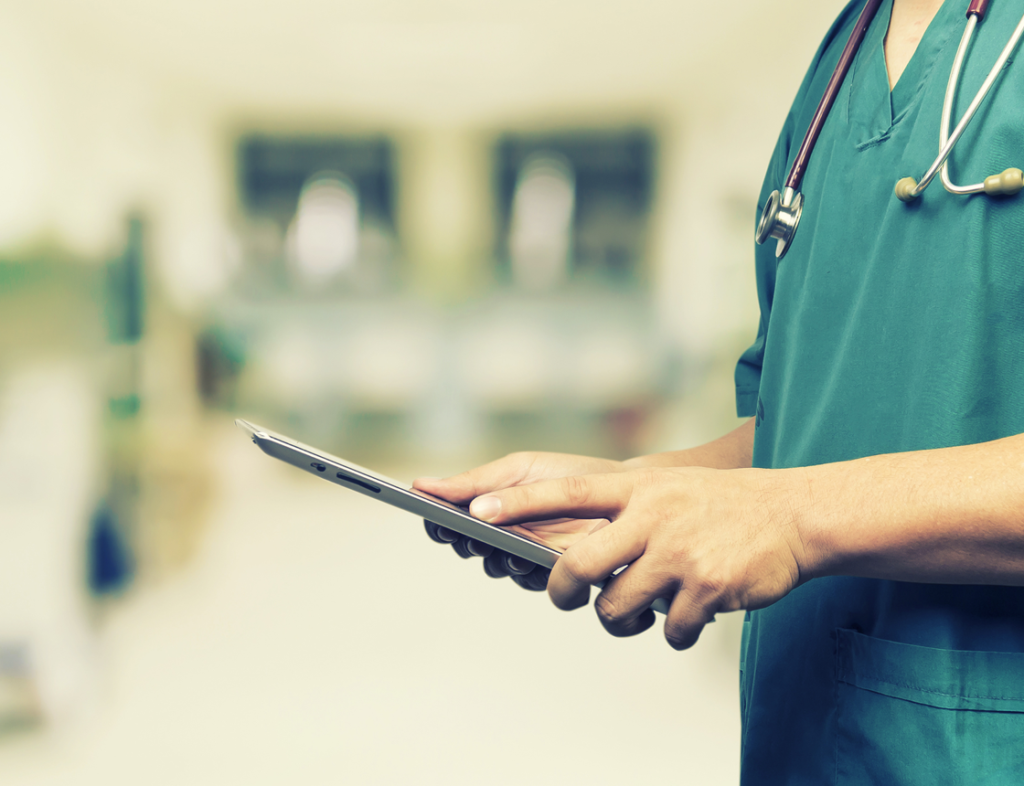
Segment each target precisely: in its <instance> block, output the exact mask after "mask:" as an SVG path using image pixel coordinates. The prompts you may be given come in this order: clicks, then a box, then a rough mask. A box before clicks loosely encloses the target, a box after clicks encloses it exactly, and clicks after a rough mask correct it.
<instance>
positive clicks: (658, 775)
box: [0, 421, 739, 786]
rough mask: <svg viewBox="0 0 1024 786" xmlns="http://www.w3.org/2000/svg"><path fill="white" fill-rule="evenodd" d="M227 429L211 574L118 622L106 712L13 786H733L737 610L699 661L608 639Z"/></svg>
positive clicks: (206, 567) (3, 750) (30, 740)
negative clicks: (529, 785) (525, 785)
mask: <svg viewBox="0 0 1024 786" xmlns="http://www.w3.org/2000/svg"><path fill="white" fill-rule="evenodd" d="M211 427H212V429H213V430H214V432H215V435H216V437H215V441H216V448H215V450H214V456H215V458H214V462H213V463H214V465H215V466H216V474H217V476H218V480H219V481H220V483H221V488H222V492H221V496H220V499H218V501H217V502H216V503H215V512H214V513H213V516H212V523H211V531H210V533H209V542H208V544H207V546H206V548H205V549H204V553H203V555H202V557H201V558H200V559H199V560H197V562H196V564H195V565H193V566H192V567H191V568H190V569H189V570H188V572H187V574H186V575H184V576H182V577H180V578H179V579H177V580H176V581H175V582H174V583H173V584H169V585H167V586H164V587H161V588H160V589H158V590H157V591H155V592H152V593H149V594H147V596H145V597H140V598H138V599H137V600H135V601H133V602H131V603H128V604H125V606H124V607H122V608H120V609H118V610H117V611H116V612H114V613H113V614H112V615H111V617H110V618H109V619H107V620H105V621H104V626H103V630H102V632H101V634H100V635H99V637H98V639H97V641H96V642H95V646H96V647H97V648H98V649H99V650H100V651H101V652H102V656H103V659H104V660H105V662H106V664H107V668H106V669H105V670H104V673H103V674H102V676H101V679H100V681H99V684H98V685H96V687H95V689H96V691H97V693H98V694H99V695H97V696H96V697H95V699H94V705H93V706H91V707H90V708H89V709H88V710H87V714H86V716H85V717H81V718H78V719H77V720H76V721H75V722H74V723H73V724H72V726H71V727H70V728H68V729H62V730H61V731H60V732H59V733H57V734H56V735H55V736H54V737H53V738H48V737H47V738H41V739H37V738H34V737H31V736H26V735H19V736H16V737H14V738H12V739H9V740H6V741H5V743H4V745H3V746H2V747H0V782H3V783H5V784H18V786H43V785H44V784H45V785H46V786H57V784H68V785H69V786H70V785H71V784H75V786H92V784H96V785H97V786H99V785H100V784H104V786H113V785H116V784H125V785H126V786H127V784H135V783H140V782H143V783H146V784H152V786H162V785H163V784H168V785H169V784H185V783H188V784H194V785H195V786H202V784H211V786H212V784H224V783H247V784H280V783H310V784H327V783H350V784H403V783H425V784H433V783H436V784H471V783H481V782H487V783H494V784H515V783H521V782H522V781H523V779H524V778H526V779H530V780H534V781H536V782H538V783H554V782H567V783H581V782H587V783H593V784H608V785H609V786H611V784H618V783H622V782H624V781H630V782H659V781H669V780H672V779H678V780H679V781H680V782H687V783H688V782H692V783H701V784H718V783H721V784H727V783H735V781H736V778H737V777H738V763H737V761H736V756H735V750H734V747H735V739H736V737H737V735H738V729H739V720H738V714H737V712H736V705H737V702H738V700H739V699H738V690H737V680H736V662H735V653H736V647H737V646H738V637H739V630H738V623H739V619H738V618H737V615H731V616H728V617H725V618H723V619H721V620H720V621H719V623H717V624H716V625H714V626H712V627H711V628H709V630H708V631H707V632H706V633H705V634H704V636H703V637H702V639H701V642H700V643H699V644H698V646H697V647H696V648H695V649H694V650H692V651H691V652H689V653H686V655H685V656H683V657H679V656H678V655H677V654H676V653H675V652H673V651H672V650H671V649H669V648H668V647H667V646H665V644H664V642H663V641H662V640H661V637H660V635H659V634H658V633H656V632H653V631H652V632H650V633H649V634H648V635H646V636H642V637H640V638H639V639H638V640H635V641H632V640H627V641H619V640H611V639H607V637H606V636H605V635H604V633H603V632H602V631H601V630H600V626H598V625H597V624H596V620H595V619H594V616H593V611H592V610H591V609H586V610H581V611H579V612H576V613H574V614H565V613H563V612H560V611H557V610H556V609H554V608H553V607H552V606H550V604H549V603H548V602H547V600H546V599H545V598H544V597H543V596H542V595H535V594H532V593H527V592H525V591H523V590H521V589H519V588H518V587H515V586H514V585H513V584H512V583H511V582H510V581H508V580H504V581H494V580H491V579H488V578H487V577H486V576H484V574H483V571H482V570H481V568H480V564H479V560H476V561H472V562H470V561H467V562H465V563H463V562H462V561H461V560H460V559H459V558H458V557H457V556H456V555H455V554H453V553H452V552H451V550H450V549H447V548H442V547H439V546H437V545H436V544H434V543H432V542H430V541H429V540H428V539H427V538H426V537H425V536H424V535H423V532H422V525H421V524H420V522H419V521H418V520H416V519H415V518H414V517H412V516H410V515H408V514H405V513H402V512H400V511H394V510H393V509H391V508H388V507H386V506H383V505H379V504H376V503H374V502H373V500H370V499H367V498H364V497H362V496H359V495H357V494H354V493H351V492H347V491H344V490H342V489H338V488H335V487H332V486H328V485H327V484H325V483H320V482H318V481H317V480H316V479H314V478H311V477H307V476H305V475H302V474H301V473H298V472H295V471H293V470H291V469H290V468H288V467H286V466H284V465H278V464H277V463H276V462H272V461H270V460H269V459H267V458H265V457H264V456H263V455H262V454H261V453H259V451H257V450H256V449H255V447H253V446H252V445H251V444H250V443H249V442H248V440H247V439H246V437H245V435H244V434H242V433H241V432H240V431H239V430H238V429H236V428H235V427H234V426H233V425H231V424H230V421H225V422H223V423H213V424H211ZM406 469H407V468H402V467H395V468H391V470H390V471H391V473H392V474H393V475H399V476H401V477H406V476H407V473H403V470H406ZM626 675H628V678H626ZM666 697H671V698H670V699H669V700H666ZM684 751H685V757H684V759H682V760H681V759H680V755H681V754H682V753H683V752H684Z"/></svg>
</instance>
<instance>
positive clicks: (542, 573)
mask: <svg viewBox="0 0 1024 786" xmlns="http://www.w3.org/2000/svg"><path fill="white" fill-rule="evenodd" d="M512 581H514V582H515V583H516V584H518V585H519V586H520V587H522V588H523V589H525V590H530V591H531V592H543V591H544V590H545V589H546V588H547V586H548V574H547V571H546V570H545V569H544V568H536V569H534V570H531V571H530V572H529V573H527V574H526V575H525V576H513V577H512Z"/></svg>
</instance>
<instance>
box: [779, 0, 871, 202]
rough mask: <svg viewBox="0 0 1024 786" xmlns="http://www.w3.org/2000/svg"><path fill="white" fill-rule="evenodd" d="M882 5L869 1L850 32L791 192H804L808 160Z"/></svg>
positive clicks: (789, 183)
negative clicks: (803, 182) (801, 190)
mask: <svg viewBox="0 0 1024 786" xmlns="http://www.w3.org/2000/svg"><path fill="white" fill-rule="evenodd" d="M881 4H882V0H868V2H867V3H866V4H865V5H864V9H863V10H862V11H861V12H860V16H859V17H858V19H857V23H856V24H855V25H854V27H853V31H852V32H851V33H850V39H849V40H848V41H847V42H846V46H845V47H844V48H843V53H842V54H841V55H840V56H839V62H838V63H837V64H836V67H835V70H834V71H833V72H832V77H831V78H830V79H829V80H828V85H827V86H826V87H825V94H824V95H822V97H821V101H819V102H818V108H817V109H816V110H815V112H814V117H812V118H811V124H810V126H808V128H807V133H806V134H805V135H804V141H803V142H802V143H801V145H800V149H799V150H798V151H797V154H796V159H795V160H794V161H793V166H792V167H791V168H790V170H789V177H787V178H786V189H787V190H790V189H791V190H792V191H793V192H796V191H799V190H800V183H801V181H802V180H803V179H804V173H805V172H806V170H807V161H808V160H809V159H810V157H811V153H812V152H813V151H814V146H815V144H817V142H818V136H819V134H821V129H822V127H823V126H824V125H825V121H826V120H827V119H828V115H829V112H830V111H831V110H832V104H834V103H835V100H836V96H837V95H838V94H839V88H840V87H842V85H843V82H844V81H845V79H846V74H847V72H848V71H849V70H850V66H851V65H853V58H854V57H855V56H856V54H857V50H858V49H860V45H861V42H862V41H863V40H864V36H865V35H867V32H868V28H869V27H870V26H871V20H872V19H874V17H875V12H876V11H878V7H879V6H880V5H881Z"/></svg>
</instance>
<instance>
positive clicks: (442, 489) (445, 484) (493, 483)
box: [412, 453, 533, 505]
mask: <svg viewBox="0 0 1024 786" xmlns="http://www.w3.org/2000/svg"><path fill="white" fill-rule="evenodd" d="M532 456H533V454H529V453H513V454H512V455H510V456H505V457H504V458H500V459H498V460H497V461H492V462H490V463H488V464H484V465H483V466H480V467H476V468H475V469H471V470H469V471H468V472H462V473H460V474H458V475H453V476H452V477H450V478H417V479H416V480H415V481H413V484H412V485H413V488H415V489H419V490H420V491H425V492H427V493H428V494H433V495H434V496H436V497H441V498H442V499H446V500H448V501H449V502H454V503H456V504H459V505H464V504H466V503H468V502H469V501H470V500H472V499H473V498H474V497H478V496H480V495H481V494H486V493H487V492H489V491H494V490H495V489H503V488H508V487H509V486H514V485H515V484H517V483H521V482H522V480H523V478H525V477H526V475H527V473H528V472H529V471H530V466H531V465H532V463H533V459H532Z"/></svg>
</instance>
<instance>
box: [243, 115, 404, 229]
mask: <svg viewBox="0 0 1024 786" xmlns="http://www.w3.org/2000/svg"><path fill="white" fill-rule="evenodd" d="M394 159H395V155H394V148H393V145H392V143H391V141H390V140H389V139H387V138H386V137H382V136H373V137H348V136H269V135H258V134H253V135H249V136H245V137H242V138H241V139H240V140H239V143H238V182H239V191H240V194H241V197H242V203H243V205H244V206H245V208H246V210H247V211H249V212H250V213H253V214H258V215H262V216H266V217H269V218H274V219H276V220H278V221H280V222H281V223H287V222H288V221H289V220H290V219H291V217H292V216H293V215H294V214H295V208H296V205H297V204H298V201H299V195H300V194H301V193H302V188H303V186H304V185H305V184H306V182H307V180H308V179H309V178H310V177H311V176H312V175H314V174H317V173H319V172H338V173H340V174H342V175H344V176H345V177H347V178H349V179H350V180H351V181H352V182H353V183H354V184H355V186H356V188H357V190H358V194H359V202H360V209H361V210H362V211H363V213H364V214H365V215H366V216H367V217H368V218H372V219H373V220H374V221H377V222H381V223H384V224H386V225H388V226H393V225H394V192H395V185H394Z"/></svg>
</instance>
